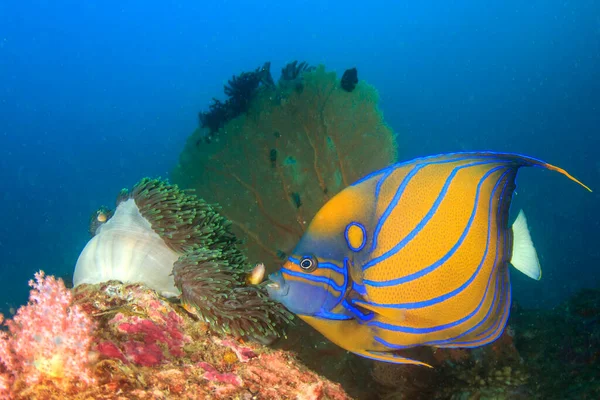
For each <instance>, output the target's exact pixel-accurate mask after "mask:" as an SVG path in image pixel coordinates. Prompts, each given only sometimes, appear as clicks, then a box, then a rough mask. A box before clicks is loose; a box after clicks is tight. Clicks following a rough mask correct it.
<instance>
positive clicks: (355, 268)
mask: <svg viewBox="0 0 600 400" xmlns="http://www.w3.org/2000/svg"><path fill="white" fill-rule="evenodd" d="M528 166H537V167H542V168H546V169H550V170H553V171H557V172H559V173H561V174H563V175H566V176H567V177H568V178H570V179H571V180H573V181H575V182H577V183H579V184H580V185H582V186H583V187H585V188H586V189H588V190H589V188H588V187H587V186H585V185H583V184H582V183H581V182H579V181H578V180H577V179H575V178H573V177H572V176H571V175H569V174H568V173H567V172H566V171H565V170H563V169H560V168H558V167H555V166H553V165H550V164H547V163H545V162H543V161H540V160H537V159H534V158H531V157H526V156H521V155H517V154H509V153H492V152H481V153H454V154H444V155H439V156H432V157H425V158H420V159H416V160H413V161H410V162H406V163H401V164H395V165H392V166H390V167H388V168H385V169H383V170H380V171H377V172H374V173H372V174H370V175H368V176H366V177H365V178H363V179H361V180H359V181H358V182H356V183H354V184H353V185H351V186H350V187H348V188H346V189H344V190H343V191H341V192H340V193H338V194H337V195H336V196H335V197H333V198H332V199H331V200H329V201H328V202H327V203H326V204H325V205H324V206H323V208H321V210H320V211H319V212H318V213H317V215H316V216H315V218H314V219H313V221H312V222H311V224H310V226H309V228H308V230H307V231H306V232H305V234H304V236H303V237H302V239H301V240H300V242H299V243H298V245H297V247H296V249H295V250H294V252H293V255H292V256H290V257H289V258H288V261H287V262H286V263H285V265H284V266H283V267H282V268H281V270H280V271H279V272H278V273H276V274H271V276H270V279H271V281H272V282H270V283H269V284H268V285H267V290H268V292H269V296H270V297H271V298H273V299H274V300H277V301H280V302H281V303H282V304H283V305H284V306H286V307H287V308H288V309H289V310H290V311H292V312H294V313H296V314H297V315H298V316H299V317H300V318H301V319H303V320H304V321H306V322H308V323H309V324H310V325H312V326H313V327H314V328H315V329H317V330H318V331H320V332H321V333H322V334H323V335H324V336H326V337H327V338H328V339H329V340H331V341H332V342H334V343H336V344H337V345H339V346H340V347H342V348H344V349H346V350H348V351H351V352H353V353H356V354H358V355H361V356H363V357H366V358H371V359H375V360H380V361H387V362H393V363H408V364H419V365H427V364H425V363H422V362H420V361H417V360H411V359H408V358H405V357H402V356H400V355H398V354H397V350H400V349H405V348H410V347H414V346H423V345H425V346H433V347H447V348H470V347H478V346H482V345H485V344H488V343H491V342H493V341H494V340H496V339H497V338H498V337H499V336H500V335H501V334H502V331H503V330H504V326H505V325H506V321H507V320H508V314H509V309H510V302H511V291H510V280H509V271H508V265H509V263H510V264H512V265H513V266H514V267H515V268H516V269H518V270H519V271H521V272H523V273H525V274H526V275H528V276H529V277H531V278H533V279H540V278H541V269H540V265H539V261H538V257H537V254H536V251H535V248H534V247H533V244H532V241H531V237H530V235H529V230H528V228H527V221H526V219H525V214H523V212H522V211H521V212H520V213H519V215H518V217H517V219H516V221H515V223H514V224H513V225H512V227H509V225H508V219H509V216H508V211H509V206H510V203H511V198H512V194H513V192H514V189H515V178H516V175H517V171H518V170H519V168H521V167H528Z"/></svg>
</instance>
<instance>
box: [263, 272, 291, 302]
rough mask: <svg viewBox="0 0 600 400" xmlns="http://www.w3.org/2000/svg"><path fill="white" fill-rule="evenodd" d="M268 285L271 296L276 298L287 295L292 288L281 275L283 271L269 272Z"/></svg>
mask: <svg viewBox="0 0 600 400" xmlns="http://www.w3.org/2000/svg"><path fill="white" fill-rule="evenodd" d="M266 286H267V292H268V293H269V297H271V298H272V299H274V300H280V299H281V297H283V296H285V295H287V294H288V292H289V290H290V286H289V285H288V284H287V282H286V281H285V279H284V278H283V276H282V275H281V272H275V273H272V274H269V282H268V283H267V285H266Z"/></svg>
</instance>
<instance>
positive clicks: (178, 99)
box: [0, 0, 600, 311]
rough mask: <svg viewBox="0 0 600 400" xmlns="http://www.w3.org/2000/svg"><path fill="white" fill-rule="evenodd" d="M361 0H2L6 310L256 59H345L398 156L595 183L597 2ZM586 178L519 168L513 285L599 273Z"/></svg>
mask: <svg viewBox="0 0 600 400" xmlns="http://www.w3.org/2000/svg"><path fill="white" fill-rule="evenodd" d="M369 3H370V4H369V5H367V2H365V1H344V2H341V1H340V2H338V1H322V0H320V1H286V2H281V1H261V2H257V1H213V2H197V1H183V2H175V1H145V2H142V1H118V2H117V1H104V2H83V1H37V2H32V1H27V0H24V1H19V2H17V1H2V2H0V168H1V170H0V171H1V179H0V185H1V186H0V256H1V258H0V289H1V290H0V310H4V311H6V310H7V309H8V307H10V306H16V305H18V304H21V303H23V302H24V301H25V300H26V295H27V287H26V282H27V280H28V279H30V278H31V277H32V275H33V273H34V272H35V271H37V270H38V269H40V268H42V269H44V270H46V271H47V272H48V273H52V274H57V275H61V276H68V275H70V274H71V273H72V270H73V267H74V265H75V262H76V260H77V256H78V254H79V252H80V251H81V249H82V248H83V246H84V245H85V243H86V241H87V240H88V234H87V226H88V218H89V215H90V213H91V212H93V211H94V210H95V209H97V208H98V206H100V205H102V204H106V205H113V204H114V199H115V196H116V195H117V193H118V191H119V190H120V189H121V188H123V187H131V185H133V184H134V183H135V182H136V181H137V180H138V179H140V178H141V177H143V176H162V177H168V173H169V171H170V170H171V169H172V167H173V166H174V165H175V163H176V162H177V159H178V155H179V152H180V151H181V149H182V148H183V145H184V143H185V140H186V138H187V137H188V135H189V134H190V133H191V132H192V131H193V130H194V129H195V127H196V126H197V113H198V111H200V110H202V109H206V108H207V107H208V104H209V102H210V99H211V98H212V97H214V96H222V88H223V84H224V83H226V82H227V80H228V79H229V78H230V77H231V76H232V75H233V74H238V73H240V72H241V71H244V70H251V69H254V68H256V67H257V66H259V65H262V63H263V62H265V61H267V60H270V61H271V62H272V71H273V74H274V77H275V79H277V77H278V75H279V71H280V69H281V67H282V66H283V65H284V64H285V63H286V62H288V61H291V60H295V59H299V60H307V61H309V62H310V63H311V64H313V65H314V64H319V63H324V64H325V65H326V66H327V67H328V68H329V69H333V70H336V71H337V72H338V74H339V75H340V76H341V73H342V72H343V71H344V70H345V69H346V68H349V67H354V66H356V67H357V68H358V71H359V78H360V79H365V80H367V81H368V82H370V83H371V84H373V85H375V86H376V87H377V88H378V89H379V92H380V95H381V107H382V109H383V111H384V113H385V118H386V120H387V121H388V122H389V124H390V125H391V126H392V127H393V129H394V130H395V131H396V132H398V134H399V143H400V155H401V158H403V159H408V158H412V157H415V156H419V155H426V154H431V153H437V152H451V151H459V150H473V149H489V150H499V151H515V152H522V153H525V154H529V155H532V156H536V157H539V158H543V159H546V160H548V161H549V162H552V163H554V164H557V165H560V166H562V167H564V168H567V169H568V170H569V171H570V172H572V173H573V174H574V175H576V176H577V177H579V178H580V179H581V180H583V181H584V182H586V183H587V184H589V185H590V186H591V187H592V188H595V189H597V190H598V191H599V192H600V177H599V174H600V160H599V159H598V156H599V151H600V5H599V4H600V3H599V2H597V1H592V0H578V1H564V0H561V1H556V0H543V1H539V0H534V1H527V2H526V1H522V0H518V1H514V0H510V1H506V0H504V1H486V2H481V1H419V2H414V1H413V2H391V1H373V2H369ZM395 3H397V4H395ZM596 193H598V192H596ZM596 193H593V194H590V193H587V192H585V191H584V190H583V189H582V188H580V187H578V186H576V185H575V184H573V183H572V182H570V181H568V180H567V179H565V178H564V177H562V176H560V175H558V174H556V173H551V172H547V171H541V170H535V171H533V170H527V171H522V173H521V174H520V176H519V188H518V195H517V196H516V197H517V198H516V203H517V204H515V207H524V208H525V209H526V211H527V214H528V216H529V222H530V226H531V230H532V234H533V237H534V241H535V243H536V246H537V249H538V251H539V253H540V257H541V259H542V263H543V267H544V277H543V280H542V281H541V282H532V281H529V280H527V279H524V278H522V276H520V274H518V273H513V277H514V282H515V287H516V288H515V292H516V299H517V301H519V302H521V303H524V304H526V305H530V306H552V305H555V304H557V303H558V302H559V301H561V300H563V299H564V298H565V297H566V296H568V295H569V294H571V293H573V292H574V291H576V290H577V289H578V288H581V287H598V286H599V283H600V273H599V272H598V267H599V266H600V245H599V243H600V236H599V235H600V232H599V222H598V221H599V220H600V218H599V214H598V204H599V197H598V194H596Z"/></svg>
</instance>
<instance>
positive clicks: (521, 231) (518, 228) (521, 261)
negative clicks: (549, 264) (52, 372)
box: [510, 210, 542, 281]
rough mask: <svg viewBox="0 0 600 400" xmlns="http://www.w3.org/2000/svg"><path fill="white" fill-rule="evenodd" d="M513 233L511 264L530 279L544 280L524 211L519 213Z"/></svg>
mask: <svg viewBox="0 0 600 400" xmlns="http://www.w3.org/2000/svg"><path fill="white" fill-rule="evenodd" d="M512 231H513V246H512V247H513V248H512V257H511V259H510V263H511V264H512V265H513V266H514V267H515V268H516V269H518V270H519V271H521V272H522V273H524V274H525V275H527V276H528V277H530V278H532V279H535V280H538V281H539V280H540V279H541V278H542V269H541V267H540V260H539V259H538V255H537V252H536V251H535V247H533V241H532V240H531V235H530V234H529V228H528V227H527V218H526V217H525V213H524V212H523V210H521V211H519V215H518V216H517V219H516V220H515V223H514V224H513V226H512Z"/></svg>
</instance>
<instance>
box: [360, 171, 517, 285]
mask: <svg viewBox="0 0 600 400" xmlns="http://www.w3.org/2000/svg"><path fill="white" fill-rule="evenodd" d="M481 164H489V163H473V164H467V165H464V166H462V167H458V168H455V169H454V170H453V171H452V173H451V174H450V176H449V177H448V179H447V180H446V183H445V184H444V188H443V189H442V191H441V193H440V196H439V197H438V198H437V199H436V201H435V203H434V205H433V207H432V208H431V209H430V210H429V212H428V213H427V215H426V216H425V218H423V220H421V222H420V223H419V224H418V225H417V227H416V228H415V229H413V231H412V232H410V233H409V235H408V236H406V238H405V239H403V240H402V241H400V243H398V244H397V245H396V246H394V248H393V249H392V250H390V251H389V252H387V253H386V254H384V255H383V256H381V257H378V260H377V259H374V260H377V262H379V261H382V260H384V259H386V258H388V257H390V256H392V255H394V254H395V253H396V252H398V251H399V250H400V249H401V248H402V247H404V246H405V245H406V244H407V243H408V242H409V241H410V240H412V238H414V237H415V236H416V235H417V234H418V233H419V231H420V230H421V229H422V228H423V226H425V224H426V223H427V221H429V219H431V217H433V215H434V214H435V211H436V210H437V208H438V206H439V204H440V203H441V201H442V200H443V196H445V194H446V191H447V190H448V186H449V185H450V182H451V181H452V178H454V176H455V175H456V173H455V172H457V170H458V169H462V168H466V167H470V166H474V165H481ZM504 168H506V167H505V166H499V167H495V168H492V169H491V170H489V171H488V172H486V173H485V175H484V176H483V177H482V178H481V179H480V180H479V183H478V184H477V190H476V194H475V202H474V207H473V211H472V212H471V216H470V217H469V221H468V223H467V226H466V227H465V229H464V230H463V232H462V234H461V236H460V238H459V239H458V242H456V244H454V246H453V247H452V248H451V249H450V251H449V252H448V253H446V254H445V255H444V256H443V257H442V258H441V259H439V260H438V261H436V262H435V263H433V264H431V265H430V266H428V267H425V268H423V269H422V270H420V271H417V272H414V273H412V274H409V275H405V276H403V277H400V278H396V279H390V280H387V281H373V280H368V279H365V280H364V282H363V283H364V284H365V285H369V286H374V287H388V286H395V285H400V284H403V283H406V282H410V281H413V280H415V279H418V278H421V277H422V276H425V275H427V274H429V273H431V272H433V271H435V270H436V269H437V268H439V267H440V266H441V265H442V264H444V263H445V262H446V261H448V259H449V258H450V257H452V255H453V254H454V253H455V252H456V250H457V249H458V248H459V247H460V245H461V244H462V242H463V241H464V239H465V237H466V236H467V234H468V233H469V230H470V229H471V225H472V224H473V220H474V219H475V215H476V214H477V203H478V201H479V194H480V189H481V185H482V184H483V182H485V180H486V179H487V178H488V177H489V176H490V175H491V174H493V173H494V172H496V171H498V170H500V169H504ZM432 210H433V212H432ZM423 221H425V222H424V223H423ZM390 253H391V254H390ZM368 264H371V262H369V263H367V264H366V267H365V268H364V269H367V268H368V267H370V266H372V265H374V264H376V263H374V264H372V265H368Z"/></svg>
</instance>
